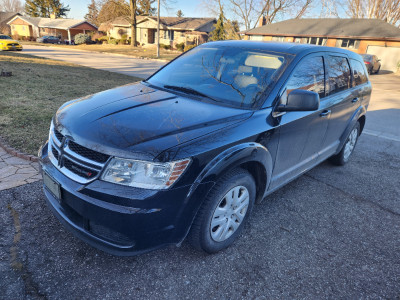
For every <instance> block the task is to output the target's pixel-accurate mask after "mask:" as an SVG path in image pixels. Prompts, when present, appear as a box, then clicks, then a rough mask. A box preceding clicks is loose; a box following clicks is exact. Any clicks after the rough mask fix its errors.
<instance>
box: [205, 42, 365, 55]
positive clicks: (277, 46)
mask: <svg viewBox="0 0 400 300" xmlns="http://www.w3.org/2000/svg"><path fill="white" fill-rule="evenodd" d="M211 45H212V46H216V47H241V48H246V49H249V50H265V51H271V52H280V53H287V54H292V55H299V54H302V55H305V54H308V53H313V52H324V51H329V52H337V53H342V54H347V55H348V56H349V57H352V58H357V57H358V54H356V53H354V52H352V51H349V50H346V49H341V48H335V47H326V46H317V45H311V44H299V43H289V42H267V41H248V40H241V41H237V40H232V41H217V42H209V43H205V44H202V45H200V47H201V46H202V47H207V46H211Z"/></svg>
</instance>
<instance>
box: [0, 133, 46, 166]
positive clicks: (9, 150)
mask: <svg viewBox="0 0 400 300" xmlns="http://www.w3.org/2000/svg"><path fill="white" fill-rule="evenodd" d="M0 147H1V148H3V149H4V150H5V151H6V152H7V153H8V154H10V155H12V156H16V157H19V158H22V159H25V160H29V161H33V162H38V161H39V158H38V157H37V156H33V155H30V154H26V153H23V152H20V151H18V150H17V149H15V148H13V147H11V146H10V145H8V144H7V143H6V142H5V141H4V139H3V138H2V137H1V136H0Z"/></svg>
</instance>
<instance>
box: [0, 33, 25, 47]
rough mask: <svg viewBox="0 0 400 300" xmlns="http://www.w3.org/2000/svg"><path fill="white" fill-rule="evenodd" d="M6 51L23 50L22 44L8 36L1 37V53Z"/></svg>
mask: <svg viewBox="0 0 400 300" xmlns="http://www.w3.org/2000/svg"><path fill="white" fill-rule="evenodd" d="M4 50H18V51H21V50H22V46H21V44H20V43H19V42H18V41H16V40H13V39H12V38H10V37H9V36H8V35H0V51H4Z"/></svg>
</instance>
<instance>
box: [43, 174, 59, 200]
mask: <svg viewBox="0 0 400 300" xmlns="http://www.w3.org/2000/svg"><path fill="white" fill-rule="evenodd" d="M43 182H44V185H45V187H46V188H47V190H48V191H49V192H50V193H52V194H53V196H54V197H55V198H56V199H57V200H58V201H61V187H60V184H59V183H58V182H57V181H56V180H54V179H53V178H52V177H51V176H50V175H49V174H47V173H46V172H43Z"/></svg>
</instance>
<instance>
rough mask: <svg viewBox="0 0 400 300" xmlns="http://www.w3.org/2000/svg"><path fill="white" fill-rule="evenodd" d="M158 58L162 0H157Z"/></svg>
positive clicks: (158, 53)
mask: <svg viewBox="0 0 400 300" xmlns="http://www.w3.org/2000/svg"><path fill="white" fill-rule="evenodd" d="M157 58H160V0H157Z"/></svg>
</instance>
